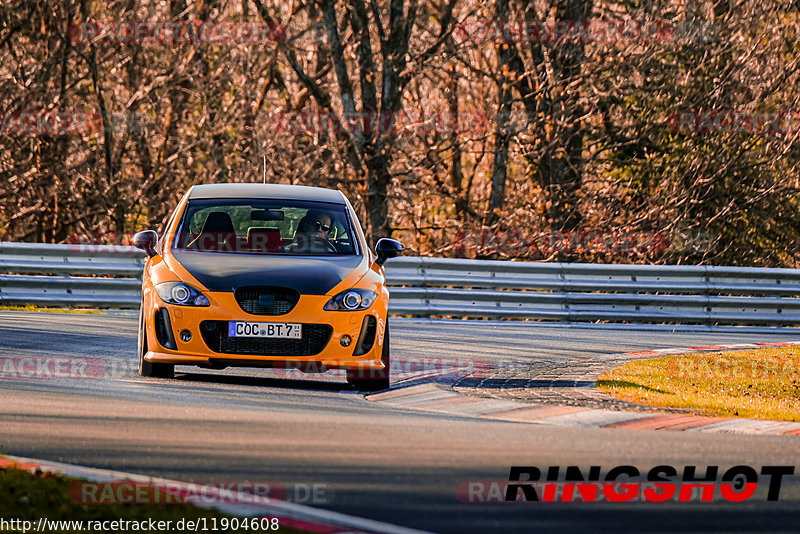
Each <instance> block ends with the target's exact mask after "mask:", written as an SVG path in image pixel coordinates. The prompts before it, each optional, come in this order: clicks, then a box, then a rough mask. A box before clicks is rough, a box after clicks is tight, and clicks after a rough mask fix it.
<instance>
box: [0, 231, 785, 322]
mask: <svg viewBox="0 0 800 534" xmlns="http://www.w3.org/2000/svg"><path fill="white" fill-rule="evenodd" d="M143 263H144V255H143V253H141V252H140V251H138V250H136V249H134V248H132V247H115V246H94V245H46V244H36V243H0V273H3V274H0V304H5V305H9V304H10V305H21V304H37V305H46V306H65V305H66V306H98V307H114V308H137V307H138V305H139V292H140V288H141V272H142V265H143ZM387 278H388V282H389V284H390V285H391V286H392V300H391V304H390V310H391V312H392V313H394V314H399V315H412V316H417V317H431V316H454V317H472V318H475V317H486V318H493V319H496V318H532V319H550V320H558V321H568V322H580V321H628V322H659V323H661V322H663V323H696V324H759V325H779V324H796V323H800V269H762V268H748V267H702V266H661V265H598V264H581V263H544V262H508V261H478V260H460V259H448V258H410V257H405V258H395V259H392V260H390V261H389V262H388V263H387Z"/></svg>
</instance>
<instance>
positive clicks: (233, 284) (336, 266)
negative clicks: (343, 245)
mask: <svg viewBox="0 0 800 534" xmlns="http://www.w3.org/2000/svg"><path fill="white" fill-rule="evenodd" d="M172 254H173V256H174V257H175V259H176V260H177V261H178V262H179V263H180V264H181V265H183V267H184V268H185V269H186V270H187V271H189V273H190V274H191V275H192V276H194V277H195V278H196V279H197V280H198V281H199V282H200V283H201V284H203V285H204V286H206V287H207V288H208V289H209V290H210V291H234V290H236V288H239V287H245V286H279V287H288V288H292V289H296V290H297V291H299V292H300V294H301V295H324V294H326V293H327V292H329V291H330V290H331V289H333V288H334V287H336V285H337V284H338V283H339V282H341V281H342V280H344V278H345V277H346V276H347V275H349V274H350V273H352V272H353V270H355V269H356V268H357V267H358V266H359V264H360V263H361V261H362V259H363V258H362V257H361V256H356V255H352V256H351V255H347V256H330V257H325V258H323V257H320V256H313V257H305V256H284V255H281V256H265V255H252V256H251V255H246V254H225V253H217V252H178V251H173V253H172Z"/></svg>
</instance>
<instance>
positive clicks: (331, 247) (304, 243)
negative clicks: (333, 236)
mask: <svg viewBox="0 0 800 534" xmlns="http://www.w3.org/2000/svg"><path fill="white" fill-rule="evenodd" d="M315 243H316V244H321V245H323V246H324V247H325V249H326V250H327V251H328V252H333V253H338V252H339V249H338V248H336V245H335V244H333V243H332V242H330V241H328V240H327V239H325V238H324V237H319V236H303V237H301V238H298V239H297V241H296V245H297V247H298V249H300V250H303V249H304V248H308V249H311V248H312V247H313V244H315Z"/></svg>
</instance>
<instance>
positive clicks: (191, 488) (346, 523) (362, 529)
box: [0, 455, 427, 534]
mask: <svg viewBox="0 0 800 534" xmlns="http://www.w3.org/2000/svg"><path fill="white" fill-rule="evenodd" d="M0 468H15V469H20V470H25V471H30V472H37V471H41V472H45V473H56V474H59V475H64V476H68V477H73V478H80V479H84V480H88V481H91V482H101V483H102V482H122V481H124V482H131V483H138V484H142V485H152V486H157V487H167V488H169V490H170V493H172V492H173V491H174V490H177V493H176V494H175V496H176V497H181V495H182V494H183V495H187V494H188V495H191V494H193V492H196V484H192V483H190V482H180V481H175V480H169V479H166V478H158V477H149V476H146V475H135V474H132V473H125V472H122V471H111V470H108V469H96V468H93V467H83V466H79V465H72V464H64V463H60V462H50V461H45V460H36V459H32V458H23V457H19V456H7V455H0ZM203 491H204V497H210V498H211V500H218V501H219V502H218V503H217V502H215V503H214V504H206V503H193V504H195V505H196V506H199V507H201V508H214V509H216V510H219V511H220V512H222V513H225V514H229V515H233V516H237V517H247V518H261V517H269V518H278V520H279V522H280V526H281V527H288V528H294V529H297V530H301V531H304V532H313V533H319V534H344V533H354V534H355V533H358V534H364V533H381V534H382V533H385V534H427V533H426V532H425V531H422V530H414V529H410V528H406V527H401V526H397V525H392V524H389V523H383V522H380V521H374V520H372V519H365V518H361V517H355V516H350V515H346V514H340V513H338V512H332V511H330V510H320V509H317V508H312V507H310V506H304V505H302V504H295V503H290V502H285V501H280V500H275V499H270V500H269V502H260V503H254V504H239V503H248V502H252V501H253V496H252V495H249V494H244V493H242V492H239V491H233V493H232V495H231V494H229V492H228V493H226V494H225V495H223V490H221V489H214V488H204V490H203ZM215 498H216V499H215ZM231 501H233V503H231Z"/></svg>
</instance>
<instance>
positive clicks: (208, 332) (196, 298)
mask: <svg viewBox="0 0 800 534" xmlns="http://www.w3.org/2000/svg"><path fill="white" fill-rule="evenodd" d="M134 245H135V246H136V247H138V248H141V249H142V250H144V251H145V252H147V255H148V259H147V262H146V264H145V267H144V276H143V281H142V303H141V308H140V310H141V311H140V314H139V315H140V318H139V373H140V374H141V375H142V376H158V377H172V376H174V372H175V365H197V366H200V367H207V368H211V369H223V368H225V367H229V366H243V367H275V368H283V369H298V370H300V371H303V372H324V371H326V370H328V369H345V370H346V372H347V381H348V382H350V383H351V384H353V385H354V386H355V387H357V388H358V389H361V390H376V389H385V388H387V387H389V368H390V360H389V325H388V304H389V291H388V289H387V288H386V279H385V277H384V270H383V264H384V262H385V261H386V260H387V259H388V258H391V257H394V256H397V255H398V254H399V253H400V250H402V248H403V246H402V245H401V244H400V243H399V242H397V241H395V240H392V239H380V240H378V242H377V243H376V244H375V251H376V253H373V252H372V251H371V250H370V249H369V247H368V246H367V242H366V239H365V237H364V233H363V231H362V229H361V226H360V225H359V222H358V219H357V217H356V214H355V211H354V210H353V207H352V206H351V205H350V203H349V202H348V201H347V199H346V198H345V197H344V195H343V194H342V193H341V192H339V191H334V190H331V189H322V188H318V187H303V186H293V185H276V184H209V185H196V186H194V187H192V188H191V189H189V191H188V192H187V193H186V194H185V195H184V197H183V198H182V199H181V201H180V203H179V204H178V207H177V208H176V209H175V212H174V213H173V214H172V217H171V218H170V220H169V222H168V223H167V226H166V228H165V230H164V234H163V235H162V236H161V238H160V239H159V238H158V235H157V234H156V232H154V231H152V230H147V231H144V232H139V233H138V234H136V235H135V236H134Z"/></svg>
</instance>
